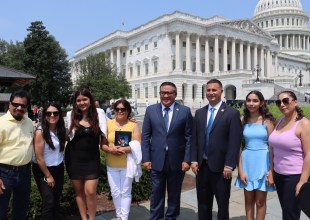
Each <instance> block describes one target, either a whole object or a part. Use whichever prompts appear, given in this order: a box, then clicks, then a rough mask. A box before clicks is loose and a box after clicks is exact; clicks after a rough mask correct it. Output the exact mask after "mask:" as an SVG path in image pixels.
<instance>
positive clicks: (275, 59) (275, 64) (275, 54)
mask: <svg viewBox="0 0 310 220" xmlns="http://www.w3.org/2000/svg"><path fill="white" fill-rule="evenodd" d="M274 74H275V76H277V75H278V54H277V53H274Z"/></svg>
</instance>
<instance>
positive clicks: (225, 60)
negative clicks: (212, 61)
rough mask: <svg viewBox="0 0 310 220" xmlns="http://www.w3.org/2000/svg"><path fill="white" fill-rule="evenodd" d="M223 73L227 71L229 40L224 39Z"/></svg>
mask: <svg viewBox="0 0 310 220" xmlns="http://www.w3.org/2000/svg"><path fill="white" fill-rule="evenodd" d="M223 71H225V72H226V71H227V38H226V37H224V42H223Z"/></svg>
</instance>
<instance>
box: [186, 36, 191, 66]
mask: <svg viewBox="0 0 310 220" xmlns="http://www.w3.org/2000/svg"><path fill="white" fill-rule="evenodd" d="M186 71H191V41H190V33H187V36H186Z"/></svg>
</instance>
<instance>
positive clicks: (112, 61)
mask: <svg viewBox="0 0 310 220" xmlns="http://www.w3.org/2000/svg"><path fill="white" fill-rule="evenodd" d="M110 59H111V60H110V61H111V64H113V63H114V53H113V49H112V48H111V51H110Z"/></svg>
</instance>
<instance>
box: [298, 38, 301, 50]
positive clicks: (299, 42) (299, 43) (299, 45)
mask: <svg viewBox="0 0 310 220" xmlns="http://www.w3.org/2000/svg"><path fill="white" fill-rule="evenodd" d="M300 49H301V39H300V35H298V50H300Z"/></svg>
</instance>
